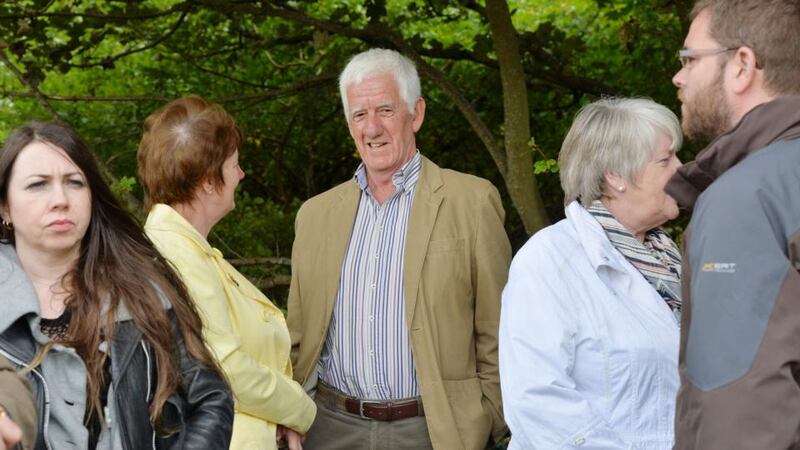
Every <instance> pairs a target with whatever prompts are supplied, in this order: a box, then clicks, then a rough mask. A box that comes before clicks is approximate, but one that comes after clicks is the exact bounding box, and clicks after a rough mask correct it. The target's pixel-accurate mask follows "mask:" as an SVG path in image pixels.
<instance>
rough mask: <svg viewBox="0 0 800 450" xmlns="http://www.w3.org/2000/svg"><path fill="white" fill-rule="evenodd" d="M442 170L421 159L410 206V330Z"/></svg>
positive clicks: (406, 276)
mask: <svg viewBox="0 0 800 450" xmlns="http://www.w3.org/2000/svg"><path fill="white" fill-rule="evenodd" d="M441 187H442V176H441V169H439V167H438V166H437V165H436V164H434V163H432V162H431V161H430V160H428V159H427V158H425V157H422V173H421V174H420V177H419V181H418V184H417V187H416V192H415V193H414V203H413V204H412V205H411V215H410V217H409V218H408V234H407V236H406V248H405V258H404V261H403V263H404V267H403V289H404V291H405V312H406V323H407V324H408V326H409V328H410V327H411V324H412V319H413V318H414V309H415V308H416V306H417V290H418V289H419V281H420V278H421V277H422V265H423V264H424V262H425V255H426V254H427V252H428V242H429V241H430V238H431V232H432V231H433V226H434V225H435V224H436V216H437V215H438V214H439V206H440V205H441V203H442V195H441V193H439V192H438V191H439V189H440V188H441Z"/></svg>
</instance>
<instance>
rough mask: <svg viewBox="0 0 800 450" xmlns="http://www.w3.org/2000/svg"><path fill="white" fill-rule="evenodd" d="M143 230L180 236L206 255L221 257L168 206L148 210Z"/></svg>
mask: <svg viewBox="0 0 800 450" xmlns="http://www.w3.org/2000/svg"><path fill="white" fill-rule="evenodd" d="M144 228H145V231H147V230H148V229H152V230H159V231H170V232H173V233H178V234H181V235H183V236H184V237H186V238H188V239H189V240H190V241H192V242H194V243H195V244H197V246H198V247H200V248H202V249H203V251H205V252H206V253H208V254H210V255H214V256H219V257H220V258H221V257H222V253H221V252H220V251H219V250H217V249H216V248H214V247H212V246H211V244H209V243H208V240H207V239H206V238H204V237H203V236H202V235H201V234H200V232H199V231H197V228H195V227H194V226H193V225H192V224H191V223H189V221H188V220H186V219H185V218H184V217H183V216H182V215H180V214H179V213H178V211H175V209H173V208H172V207H171V206H169V205H165V204H163V203H158V204H156V205H153V207H152V208H151V209H150V213H149V214H148V215H147V220H146V221H145V224H144Z"/></svg>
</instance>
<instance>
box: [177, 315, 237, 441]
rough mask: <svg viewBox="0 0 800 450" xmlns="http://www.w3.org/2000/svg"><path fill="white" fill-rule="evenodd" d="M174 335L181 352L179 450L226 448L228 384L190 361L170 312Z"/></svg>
mask: <svg viewBox="0 0 800 450" xmlns="http://www.w3.org/2000/svg"><path fill="white" fill-rule="evenodd" d="M170 316H171V317H170V318H171V319H172V326H173V334H174V335H175V336H176V337H177V341H178V350H179V351H180V370H181V385H182V386H181V387H182V394H183V401H184V402H185V417H184V421H185V426H184V429H183V436H182V438H181V445H180V448H181V449H185V450H194V449H197V450H200V449H227V448H228V446H229V445H230V442H231V433H232V432H233V398H232V397H231V391H230V389H229V388H228V384H227V383H226V382H225V380H223V379H222V378H220V377H219V376H218V375H217V374H216V373H215V372H213V371H211V370H209V369H208V368H206V367H204V366H203V365H202V364H200V363H199V362H198V361H197V360H195V359H194V358H192V357H191V356H190V355H189V354H188V353H187V351H186V346H185V345H184V341H183V335H182V334H181V333H180V331H179V329H178V325H177V323H176V322H175V317H174V312H173V311H170Z"/></svg>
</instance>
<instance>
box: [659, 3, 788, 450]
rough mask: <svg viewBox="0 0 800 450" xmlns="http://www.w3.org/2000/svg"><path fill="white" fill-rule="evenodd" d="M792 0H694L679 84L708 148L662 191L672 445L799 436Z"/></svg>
mask: <svg viewBox="0 0 800 450" xmlns="http://www.w3.org/2000/svg"><path fill="white" fill-rule="evenodd" d="M798 30H800V2H798V0H698V1H697V2H696V3H695V6H694V10H693V11H692V24H691V27H690V28H689V33H688V35H687V36H686V40H685V41H684V48H683V49H682V50H681V51H680V53H679V57H680V59H681V64H682V69H681V70H680V71H679V72H678V73H677V74H676V75H675V77H674V78H673V82H674V83H675V85H676V86H677V87H678V97H679V98H680V100H681V102H682V103H683V105H682V107H681V109H682V112H683V129H684V132H685V133H686V135H687V136H688V137H689V138H691V139H701V140H710V141H711V144H710V145H709V146H708V147H707V148H706V149H705V150H703V151H702V152H700V153H699V154H698V155H697V158H696V159H695V161H694V162H692V163H688V164H686V165H685V166H683V167H682V168H680V169H678V171H677V173H676V174H675V176H674V177H673V178H672V179H671V180H670V182H669V183H668V184H667V186H666V190H667V192H668V193H669V194H670V195H672V196H673V197H674V198H675V199H676V200H677V201H678V203H679V204H680V205H682V206H684V207H688V208H692V207H693V208H694V210H693V213H692V221H691V224H690V226H689V228H688V229H687V232H686V234H685V235H684V239H683V242H684V255H683V256H684V258H683V267H684V269H683V276H684V282H683V289H684V294H683V314H682V324H681V351H680V358H679V367H680V375H681V387H680V390H679V392H678V398H677V405H676V418H675V437H676V445H675V448H676V449H687V450H688V449H704V450H705V449H712V450H713V449H726V450H731V449H778V448H781V449H785V448H798V442H800V195H799V194H800V40H798V39H797V31H798Z"/></svg>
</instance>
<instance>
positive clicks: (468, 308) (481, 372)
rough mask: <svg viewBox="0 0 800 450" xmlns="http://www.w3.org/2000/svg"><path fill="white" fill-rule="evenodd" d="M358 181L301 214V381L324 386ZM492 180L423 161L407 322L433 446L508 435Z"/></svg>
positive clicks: (501, 274)
mask: <svg viewBox="0 0 800 450" xmlns="http://www.w3.org/2000/svg"><path fill="white" fill-rule="evenodd" d="M360 194H361V191H360V189H359V188H358V186H357V184H356V183H355V182H353V181H348V182H346V183H343V184H341V185H339V186H337V187H335V188H333V189H331V190H329V191H327V192H324V193H322V194H320V195H318V196H316V197H314V198H312V199H310V200H308V201H307V202H306V203H305V204H304V205H303V206H302V207H301V208H300V211H298V213H297V219H296V223H295V241H294V247H293V249H292V284H291V288H290V290H289V313H288V317H287V323H288V324H289V330H290V332H291V334H292V362H293V363H294V367H295V379H297V380H298V381H300V382H301V383H303V384H304V385H305V386H306V387H307V388H311V387H312V386H313V385H315V384H316V373H317V371H316V367H317V362H318V360H319V355H320V352H321V351H322V346H323V344H324V342H325V337H326V335H327V332H328V324H329V323H330V319H331V314H332V312H333V306H334V302H335V299H336V292H337V289H338V287H339V275H340V273H341V269H342V262H343V260H344V253H345V250H346V249H347V245H348V242H349V239H350V233H351V230H352V228H353V223H354V220H355V215H356V210H357V207H358V202H359V196H360ZM504 216H505V212H504V211H503V206H502V203H501V201H500V195H499V194H498V193H497V189H495V187H494V186H492V184H491V183H489V182H488V181H486V180H484V179H481V178H477V177H474V176H471V175H466V174H462V173H458V172H455V171H452V170H444V169H440V168H439V167H438V166H436V164H434V163H432V162H431V161H429V160H428V159H427V158H423V159H422V172H421V174H420V179H419V181H418V184H417V187H416V192H415V194H414V202H413V204H412V206H411V215H410V217H409V224H408V236H407V238H406V248H405V262H404V264H405V267H404V279H403V283H404V284H403V286H404V289H405V314H406V322H407V323H408V324H409V327H410V330H409V332H410V334H411V347H412V352H413V354H414V361H415V363H416V368H417V381H418V383H419V387H420V391H421V393H422V401H423V404H424V405H425V414H426V417H425V418H426V421H427V425H428V430H429V434H430V438H431V441H432V443H433V447H434V448H436V449H442V450H456V449H469V450H472V449H484V448H485V446H486V443H487V441H488V440H489V437H490V434H494V436H495V437H499V436H500V435H501V434H502V433H503V432H504V431H505V429H506V427H505V423H504V422H503V416H502V405H501V400H500V379H499V374H498V367H497V330H498V322H499V319H500V293H501V291H502V289H503V286H504V285H505V282H506V278H507V276H508V267H509V264H510V259H511V247H510V245H509V242H508V237H507V235H506V232H505V230H504V229H503V219H504Z"/></svg>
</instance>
